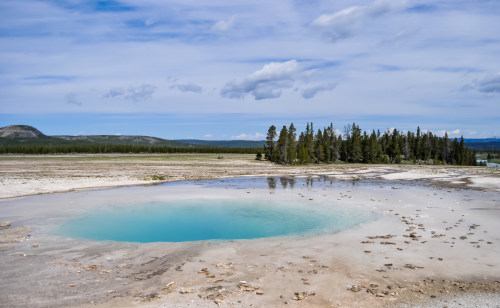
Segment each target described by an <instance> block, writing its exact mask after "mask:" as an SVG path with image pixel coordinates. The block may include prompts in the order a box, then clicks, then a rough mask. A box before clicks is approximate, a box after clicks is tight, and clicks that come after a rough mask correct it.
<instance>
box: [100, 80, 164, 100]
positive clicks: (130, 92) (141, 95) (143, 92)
mask: <svg viewBox="0 0 500 308" xmlns="http://www.w3.org/2000/svg"><path fill="white" fill-rule="evenodd" d="M155 90H156V87H155V86H154V85H151V84H141V85H135V86H129V87H128V89H126V90H125V89H124V88H120V87H116V88H112V89H111V90H109V91H108V92H106V93H105V94H104V95H103V96H104V97H105V98H123V99H128V100H132V101H134V102H140V101H146V100H150V99H151V98H152V97H153V93H154V91H155Z"/></svg>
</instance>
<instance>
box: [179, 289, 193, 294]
mask: <svg viewBox="0 0 500 308" xmlns="http://www.w3.org/2000/svg"><path fill="white" fill-rule="evenodd" d="M194 292H196V290H195V289H186V288H181V289H180V290H179V293H180V294H189V293H194Z"/></svg>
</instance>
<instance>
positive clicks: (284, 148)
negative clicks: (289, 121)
mask: <svg viewBox="0 0 500 308" xmlns="http://www.w3.org/2000/svg"><path fill="white" fill-rule="evenodd" d="M276 152H277V155H276V160H275V161H276V162H278V163H280V164H285V163H288V158H287V155H288V130H287V128H286V125H283V128H282V129H281V131H280V136H279V138H278V145H277V149H276Z"/></svg>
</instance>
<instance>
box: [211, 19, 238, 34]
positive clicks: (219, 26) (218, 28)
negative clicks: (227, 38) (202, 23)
mask: <svg viewBox="0 0 500 308" xmlns="http://www.w3.org/2000/svg"><path fill="white" fill-rule="evenodd" d="M235 21H236V18H235V16H231V18H229V19H228V20H219V21H218V22H216V23H215V25H213V26H212V31H215V32H225V31H228V30H230V29H231V28H233V27H234V23H235Z"/></svg>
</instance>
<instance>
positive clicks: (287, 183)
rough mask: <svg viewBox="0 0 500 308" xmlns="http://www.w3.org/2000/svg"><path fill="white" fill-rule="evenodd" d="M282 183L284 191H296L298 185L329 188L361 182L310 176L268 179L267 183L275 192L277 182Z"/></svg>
mask: <svg viewBox="0 0 500 308" xmlns="http://www.w3.org/2000/svg"><path fill="white" fill-rule="evenodd" d="M278 181H279V182H280V184H281V188H282V189H294V188H295V186H296V185H298V186H299V187H300V188H303V187H306V188H313V187H315V188H327V187H333V186H334V185H338V184H339V183H341V182H342V183H348V185H356V184H358V183H359V180H349V181H340V180H338V179H336V178H334V177H331V176H326V175H321V176H310V177H294V176H282V177H267V178H266V183H267V188H269V189H271V190H274V189H276V186H277V182H278Z"/></svg>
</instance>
